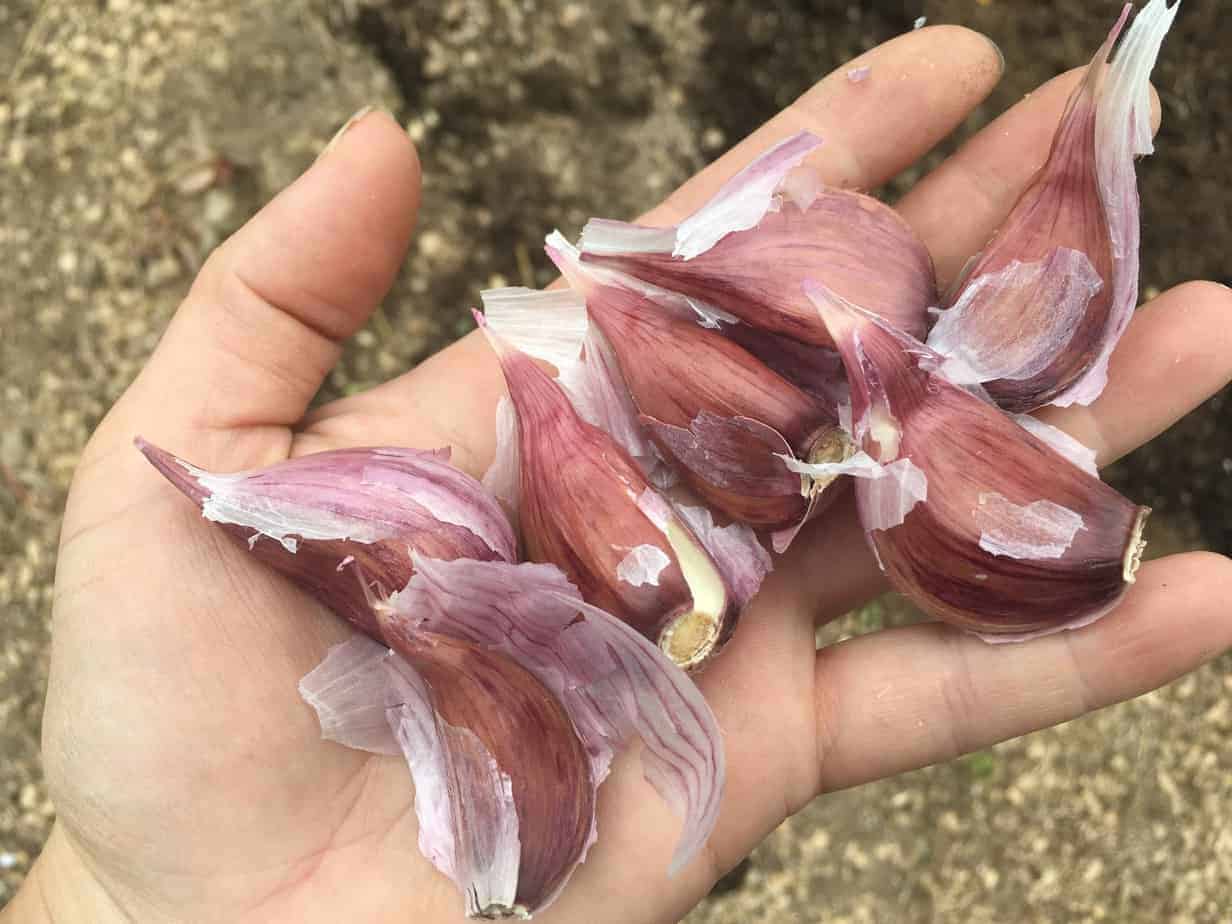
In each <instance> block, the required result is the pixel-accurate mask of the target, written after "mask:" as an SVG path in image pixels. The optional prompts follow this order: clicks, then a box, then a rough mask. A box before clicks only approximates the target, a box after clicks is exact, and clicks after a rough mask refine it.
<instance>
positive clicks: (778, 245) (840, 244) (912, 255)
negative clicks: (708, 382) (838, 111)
mask: <svg viewBox="0 0 1232 924" xmlns="http://www.w3.org/2000/svg"><path fill="white" fill-rule="evenodd" d="M820 144H821V140H820V139H819V138H817V137H816V136H814V135H811V134H809V133H808V132H801V133H799V134H797V135H794V136H792V137H790V138H788V139H786V140H785V141H783V142H781V143H780V144H778V145H777V146H776V147H774V148H772V149H771V150H769V151H768V152H766V153H765V154H763V155H762V156H761V157H759V158H758V159H757V160H755V161H753V163H751V164H750V165H749V166H748V167H746V168H745V169H744V170H743V171H741V172H740V173H738V174H737V175H736V176H735V177H734V178H732V179H731V180H730V181H728V183H727V184H726V185H724V186H723V187H722V189H720V190H719V192H718V193H717V194H716V195H715V196H714V197H713V198H712V199H711V200H710V201H709V202H707V203H706V204H705V205H704V206H702V208H701V209H699V210H698V211H697V212H695V213H694V214H693V215H691V216H690V217H689V218H687V219H686V220H685V221H683V222H681V223H680V224H679V225H677V226H675V227H674V228H648V227H643V226H639V225H631V224H625V223H623V222H615V221H607V220H599V219H592V220H591V221H590V222H589V223H587V225H586V227H585V229H584V230H583V232H582V239H581V244H580V247H581V251H582V259H583V261H584V262H586V263H589V264H593V265H595V266H602V267H607V268H610V269H616V270H620V271H621V272H624V273H627V274H628V275H630V276H633V277H635V278H637V279H639V280H642V281H644V282H646V283H648V284H651V285H653V286H656V287H659V288H662V289H666V290H669V291H671V292H674V293H679V294H680V295H684V296H686V297H687V298H688V299H690V300H692V301H694V302H695V303H696V304H697V306H698V310H699V311H700V312H703V313H706V314H709V315H711V316H713V317H716V318H717V320H719V321H722V320H729V321H735V320H739V321H741V322H743V323H746V324H748V325H750V326H753V327H758V328H763V329H765V330H769V331H774V332H776V333H780V334H785V335H788V336H790V337H792V338H794V339H796V340H799V341H802V342H804V343H809V344H815V345H821V346H830V345H832V343H831V340H830V337H829V335H828V334H827V332H826V330H825V327H824V325H822V324H819V323H818V321H817V316H816V312H815V311H813V309H812V307H811V306H810V305H809V303H808V301H807V299H805V298H803V296H802V295H801V288H800V287H801V285H802V283H803V282H804V280H805V279H809V278H817V279H820V280H821V281H823V282H824V283H825V284H826V285H827V286H829V287H830V288H832V289H834V290H835V291H837V292H838V293H840V294H841V295H843V296H844V297H846V298H849V299H851V300H852V301H854V302H856V303H858V304H861V305H865V306H867V307H868V308H869V310H871V311H874V312H876V313H877V314H879V315H881V316H882V317H885V318H886V319H888V320H890V321H891V322H892V323H893V324H895V325H896V326H898V327H900V328H902V329H903V330H906V331H908V332H910V333H912V334H914V335H916V336H920V337H922V336H923V335H924V331H925V328H926V323H927V315H926V309H927V308H928V306H929V305H935V304H936V300H937V294H936V281H935V276H934V272H933V264H932V258H931V257H930V255H929V253H928V250H927V248H926V247H925V246H924V244H923V242H922V241H920V239H919V238H918V237H917V236H916V234H915V232H914V231H913V230H912V229H911V227H910V226H909V225H908V224H907V223H906V221H904V220H903V219H902V218H901V217H900V216H899V215H898V214H897V213H896V212H895V211H894V210H893V209H891V208H889V207H888V206H886V205H884V204H883V203H881V202H878V201H877V200H876V199H873V198H872V197H870V196H866V195H863V194H860V193H857V192H853V191H851V190H845V189H834V188H829V187H825V186H824V185H823V184H822V183H821V182H820V180H819V179H818V178H817V177H816V174H815V173H814V172H812V171H811V169H810V168H807V167H800V164H801V163H802V161H803V160H804V158H805V157H806V156H807V155H808V154H809V153H810V152H811V151H813V150H814V149H815V148H817V147H818V146H819V145H820ZM870 254H876V256H877V265H876V267H875V269H874V268H870V267H869V266H868V258H869V255H870Z"/></svg>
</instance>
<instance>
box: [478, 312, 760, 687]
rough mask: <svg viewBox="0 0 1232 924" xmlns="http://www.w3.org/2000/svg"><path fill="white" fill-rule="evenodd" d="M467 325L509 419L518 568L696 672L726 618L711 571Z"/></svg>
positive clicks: (559, 397) (595, 437)
mask: <svg viewBox="0 0 1232 924" xmlns="http://www.w3.org/2000/svg"><path fill="white" fill-rule="evenodd" d="M477 320H478V321H479V323H480V324H481V326H484V329H485V332H486V333H487V334H488V339H489V342H490V343H491V344H492V347H493V349H494V350H495V351H496V355H497V357H498V359H499V360H500V364H501V370H502V371H503V372H504V375H505V381H506V384H507V385H508V387H509V398H510V402H511V404H512V407H513V409H514V412H515V413H516V418H517V433H518V440H517V441H518V465H519V471H520V477H519V479H518V482H517V484H518V514H519V519H520V524H521V528H522V535H523V537H524V540H525V548H526V557H527V558H529V559H531V560H533V561H542V562H551V563H552V564H555V565H557V566H559V567H560V568H561V569H562V570H563V571H564V572H565V574H566V575H568V577H569V579H570V580H571V581H573V583H574V584H576V585H577V586H578V588H579V589H580V590H581V592H582V596H583V598H584V599H585V600H586V601H587V602H589V603H591V604H593V605H595V606H598V607H601V608H603V609H605V610H607V611H609V612H611V613H613V614H614V615H616V616H617V617H619V618H620V619H623V620H624V621H625V622H627V623H629V624H630V625H632V626H634V627H635V628H636V629H637V630H638V631H639V632H641V633H642V634H643V635H645V636H646V637H647V638H649V639H650V640H651V641H653V642H655V643H656V644H658V645H659V646H660V647H661V648H662V649H663V650H664V651H665V652H667V654H668V655H669V657H671V658H672V660H673V661H675V662H676V663H677V664H680V665H682V666H686V667H695V666H697V665H700V664H701V663H702V662H703V661H704V660H705V659H706V657H708V656H709V655H710V654H711V653H712V652H713V651H714V650H715V646H716V645H717V643H718V642H719V640H720V638H721V637H723V636H724V635H725V634H727V632H728V626H727V624H728V622H729V621H732V620H734V619H735V618H736V616H737V613H736V607H735V605H734V601H733V599H732V597H731V594H730V592H729V590H728V588H727V586H726V585H725V582H724V580H723V577H722V575H721V574H720V572H719V570H718V569H717V568H716V567H715V564H714V561H713V560H712V559H711V557H710V555H709V554H708V553H707V551H706V549H705V548H704V547H703V546H702V544H701V543H700V542H699V541H698V539H697V537H696V536H694V535H693V533H692V532H691V531H690V530H689V528H688V527H687V526H686V525H685V524H684V523H683V521H682V520H681V519H680V517H679V515H678V514H677V513H676V511H675V510H674V509H673V508H672V506H671V504H670V503H668V501H667V500H666V499H664V498H663V497H662V496H661V495H659V494H658V492H656V491H655V489H654V488H653V487H651V485H650V484H649V482H648V481H647V479H646V477H645V475H644V474H643V473H642V470H641V469H640V468H639V467H638V465H637V463H636V462H634V460H633V459H632V458H630V456H629V455H628V454H627V453H626V452H625V451H624V450H623V449H622V448H621V447H620V446H619V445H618V444H617V443H616V441H615V440H613V438H612V437H611V436H610V435H608V434H607V433H606V432H604V431H603V430H601V429H599V428H598V427H596V426H593V425H592V424H589V423H587V422H586V421H585V420H583V419H582V418H581V417H580V416H579V415H578V413H577V411H576V410H575V409H574V407H573V405H572V404H571V403H570V401H569V398H568V397H567V396H566V394H565V392H564V390H562V388H561V387H560V386H559V385H558V384H557V383H556V382H554V381H553V380H552V379H551V378H549V377H548V375H547V373H546V372H544V371H543V370H542V369H540V368H539V367H538V366H537V365H536V364H535V361H534V360H533V359H531V358H530V357H529V356H527V355H526V354H525V353H522V352H521V351H520V350H517V349H514V348H513V347H510V346H509V345H507V344H505V343H503V342H502V341H501V339H500V338H499V337H497V336H496V335H495V334H493V333H492V332H491V331H490V330H487V328H486V322H485V321H484V319H483V317H482V316H481V315H477ZM501 454H502V451H501V449H500V448H499V447H498V456H500V455H501Z"/></svg>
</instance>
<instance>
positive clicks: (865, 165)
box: [293, 26, 1002, 474]
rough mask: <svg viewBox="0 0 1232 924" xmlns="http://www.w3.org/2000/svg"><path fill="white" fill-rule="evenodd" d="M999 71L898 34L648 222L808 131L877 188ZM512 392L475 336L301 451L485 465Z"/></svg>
mask: <svg viewBox="0 0 1232 924" xmlns="http://www.w3.org/2000/svg"><path fill="white" fill-rule="evenodd" d="M853 68H868V69H869V70H868V76H867V78H866V79H864V80H861V81H859V82H853V81H852V80H850V79H848V77H847V74H848V71H849V70H851V69H853ZM1001 69H1002V63H1001V54H1000V52H999V51H998V50H997V48H996V46H995V45H994V44H993V43H992V42H991V41H990V40H989V39H987V38H985V37H984V36H982V35H980V34H979V33H977V32H973V31H971V30H969V29H964V28H961V27H957V26H937V27H933V28H928V29H920V30H918V31H915V32H911V33H908V34H906V35H902V36H899V37H898V38H896V39H893V40H891V41H889V42H886V43H885V44H883V45H880V46H878V47H877V48H874V49H872V50H871V51H869V52H867V53H866V54H864V55H862V56H861V57H859V58H857V59H856V60H855V61H853V62H851V63H850V64H847V65H844V66H842V67H840V68H838V69H837V70H836V71H834V72H833V73H832V74H830V75H829V76H828V77H826V78H824V79H823V80H821V81H820V82H819V83H818V84H816V85H815V86H814V87H812V88H811V89H810V90H809V91H808V92H806V93H805V94H804V95H803V96H801V97H800V98H799V99H798V100H796V102H794V103H792V104H791V105H790V106H789V107H788V108H787V109H785V110H783V111H782V112H781V113H779V114H778V115H777V116H775V117H774V118H773V119H771V120H770V121H769V122H767V123H766V124H764V125H762V126H761V128H759V129H758V130H757V131H755V132H754V133H753V134H751V135H750V136H749V137H748V138H746V139H744V140H743V141H742V142H740V143H739V144H738V145H736V146H735V147H734V148H733V149H732V150H730V151H729V152H727V154H725V155H724V156H723V157H721V158H720V159H719V160H717V161H715V162H714V163H713V164H711V165H710V166H709V167H707V168H706V169H705V170H703V171H702V172H701V173H699V174H698V175H697V176H695V177H693V178H692V179H691V180H689V181H688V182H687V183H685V184H684V185H683V186H681V187H680V189H678V190H677V191H676V192H675V193H673V194H672V195H671V196H670V197H669V198H668V199H667V201H665V202H664V203H663V204H661V205H660V206H658V207H657V208H655V209H653V210H652V211H651V212H650V213H648V214H647V215H646V216H644V217H643V218H642V220H643V221H646V222H650V223H656V224H666V223H670V222H673V221H675V220H677V219H679V218H680V217H682V216H684V215H687V214H688V213H689V212H691V211H692V210H694V209H695V208H696V207H697V206H699V205H701V204H702V203H703V202H704V201H705V200H706V199H708V198H709V197H710V196H711V195H712V194H713V193H714V192H715V191H716V190H717V189H718V187H719V186H721V185H722V184H723V183H724V182H725V181H726V180H727V179H729V178H730V177H731V176H732V175H733V174H735V173H736V172H738V171H739V170H741V169H742V168H743V167H745V166H746V165H747V164H748V163H749V162H750V161H752V160H753V159H755V158H756V157H757V156H759V155H760V154H761V153H763V152H764V151H766V150H767V149H769V148H771V147H773V146H774V145H775V144H776V143H778V142H779V141H781V140H782V139H784V138H786V137H788V136H789V135H792V134H794V133H796V132H798V131H802V130H807V131H811V132H813V133H814V134H817V135H819V136H820V137H821V138H822V140H823V144H822V146H821V148H820V149H819V150H818V151H817V152H816V153H815V155H814V157H813V158H812V159H811V160H810V163H811V164H813V165H814V166H815V167H817V169H818V170H819V171H820V172H821V175H822V177H823V179H824V180H825V181H826V182H828V183H831V184H833V185H840V186H860V187H871V186H876V185H878V184H880V183H882V182H884V181H885V180H887V179H889V178H890V177H892V176H893V175H894V174H896V173H897V172H899V171H900V170H902V169H903V168H904V167H906V166H908V165H909V164H911V163H913V162H914V161H915V160H917V159H918V158H919V157H921V156H922V155H923V154H925V153H926V152H927V151H928V150H929V149H930V148H932V147H933V146H934V145H935V144H937V143H938V142H939V141H940V140H941V139H942V138H944V137H945V136H946V135H948V134H949V133H950V132H951V131H952V130H953V129H954V128H955V126H957V125H958V124H959V123H960V122H961V121H962V120H963V119H964V118H966V116H967V115H968V114H969V113H970V111H971V110H972V109H973V108H974V107H975V106H976V105H977V104H978V103H980V102H981V101H982V100H983V99H984V98H985V97H986V96H987V95H988V93H989V92H991V90H992V88H993V87H994V86H995V85H996V83H997V81H998V80H999V79H1000V76H1001ZM545 230H547V229H545ZM463 307H464V306H459V310H462V309H463ZM503 393H504V383H503V380H502V379H501V376H500V372H499V371H498V369H497V368H496V364H495V363H494V362H493V361H492V357H491V355H490V350H489V348H488V346H487V344H486V343H484V342H483V340H482V338H478V337H476V336H475V335H474V334H472V335H469V336H467V337H464V338H462V339H461V340H459V341H458V342H457V343H455V344H454V345H452V346H450V347H449V348H447V349H445V350H443V351H442V352H440V353H438V354H436V355H435V356H433V357H432V358H430V359H428V360H427V361H425V362H424V363H422V364H421V365H420V366H419V367H417V368H416V369H414V370H412V371H411V372H409V373H407V374H405V375H403V376H401V377H400V378H397V379H394V380H392V381H390V382H388V383H386V384H384V385H382V386H380V387H378V388H376V389H373V390H372V391H371V392H368V393H367V394H364V395H358V396H355V397H353V398H345V399H343V400H341V401H337V402H334V403H333V404H330V405H327V406H326V407H323V408H321V409H319V410H318V411H317V412H315V413H314V414H312V415H310V416H309V417H308V418H307V419H306V420H305V424H304V428H303V431H302V432H301V433H300V434H298V436H297V439H296V444H295V447H294V449H293V453H295V454H303V453H307V452H316V451H320V450H322V449H328V448H332V447H336V446H343V445H356V444H360V443H362V444H366V445H373V444H374V443H388V444H391V445H407V444H408V442H409V443H412V444H414V445H416V446H422V447H436V446H444V445H450V446H452V447H453V450H454V461H455V462H456V464H458V465H459V466H461V467H463V468H465V469H466V470H467V471H469V472H471V473H472V474H478V473H481V472H482V471H483V470H484V469H485V468H486V467H487V466H488V464H489V462H490V461H491V458H492V453H493V450H494V446H495V408H496V402H497V399H498V398H499V396H500V395H501V394H503ZM370 412H376V413H370Z"/></svg>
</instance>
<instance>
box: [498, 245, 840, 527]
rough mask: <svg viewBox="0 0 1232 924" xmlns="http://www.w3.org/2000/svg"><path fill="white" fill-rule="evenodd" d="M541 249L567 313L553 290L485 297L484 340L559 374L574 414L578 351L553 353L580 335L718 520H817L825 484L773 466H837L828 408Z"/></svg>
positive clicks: (692, 327) (777, 523)
mask: <svg viewBox="0 0 1232 924" xmlns="http://www.w3.org/2000/svg"><path fill="white" fill-rule="evenodd" d="M546 250H547V252H548V255H549V256H550V257H551V258H552V260H553V261H554V262H555V263H556V265H557V267H558V268H560V270H561V271H562V273H564V275H565V277H566V279H567V280H568V281H569V283H570V284H571V285H572V286H573V287H574V288H573V290H572V297H573V299H574V300H575V301H574V303H572V304H570V303H568V301H567V300H566V299H564V298H562V295H563V293H561V292H559V291H556V292H542V293H534V292H525V293H522V294H520V295H518V296H511V295H509V294H508V293H507V292H493V293H485V294H484V307H485V309H486V318H487V323H488V326H489V329H490V330H492V331H493V332H495V333H497V334H499V335H501V336H502V337H505V338H506V339H508V340H509V341H510V342H511V343H512V344H513V345H515V346H517V347H519V348H520V349H523V350H524V351H526V352H529V353H531V354H532V355H534V356H536V357H537V358H540V359H545V360H548V361H549V362H552V363H553V364H554V365H556V367H557V368H558V370H560V372H561V379H562V382H564V383H565V384H566V387H567V389H568V391H569V393H570V397H571V398H572V400H573V404H574V406H575V408H576V407H579V405H584V404H585V402H584V401H580V400H579V396H578V391H579V389H578V388H577V387H576V386H574V387H570V386H571V385H573V383H575V382H577V381H578V379H579V375H578V374H576V373H575V372H574V367H575V366H576V364H577V362H578V361H579V360H580V359H581V353H582V351H581V350H580V349H579V347H578V346H577V345H571V346H570V347H569V348H568V349H566V350H559V349H557V348H556V347H557V346H558V345H559V344H560V343H561V342H563V341H564V340H565V334H566V332H569V331H572V332H573V335H574V336H575V337H577V338H578V340H579V342H580V339H581V337H582V336H587V337H588V339H587V340H586V352H587V354H588V355H587V360H588V361H589V360H590V359H591V357H590V355H589V354H590V353H591V352H592V351H593V352H598V351H600V350H602V351H603V354H604V355H606V354H609V353H610V355H612V357H613V358H614V359H615V361H616V366H617V368H616V369H615V370H614V376H615V377H616V378H617V379H618V381H617V383H616V387H617V389H618V390H621V391H627V392H628V393H629V395H630V396H631V398H632V404H633V406H632V408H631V409H630V412H629V413H630V414H631V415H632V414H635V415H636V417H637V422H638V425H640V426H641V427H643V428H644V429H645V431H646V433H647V434H648V435H649V436H650V438H651V439H652V440H653V441H654V444H655V446H656V447H657V448H658V451H659V453H660V454H661V455H662V456H663V457H664V458H665V459H667V460H668V461H669V462H670V463H671V464H672V465H673V466H674V467H675V469H676V471H678V472H679V473H680V474H681V475H682V476H683V477H684V479H685V481H686V482H687V483H688V485H689V487H690V488H692V489H693V491H694V492H695V493H696V494H698V495H699V496H700V497H701V498H702V499H704V500H705V501H706V502H708V503H709V504H710V505H711V506H712V507H713V508H715V509H716V510H718V511H720V512H722V513H723V514H725V515H726V516H727V517H730V518H732V519H735V520H738V521H740V522H743V523H747V524H749V525H750V526H752V527H754V528H756V529H764V530H785V529H794V528H795V527H797V526H798V525H799V524H800V523H801V522H802V521H803V520H804V519H806V518H807V517H808V516H810V515H811V514H813V513H816V512H819V511H820V506H819V501H823V500H824V502H825V503H827V504H828V503H829V501H830V500H831V499H832V498H833V496H834V494H835V492H834V491H830V492H826V493H825V494H824V498H823V490H824V488H825V485H824V484H820V483H818V482H810V483H809V485H808V487H810V488H811V489H812V490H806V486H805V484H804V483H803V482H802V480H801V478H800V477H799V476H798V475H796V474H794V473H792V472H791V471H790V470H788V469H787V468H786V466H785V465H784V464H783V462H782V461H781V459H780V458H779V456H780V455H781V454H784V453H787V454H796V455H799V456H800V457H801V458H804V459H810V460H815V461H820V460H823V459H824V460H829V461H838V460H841V459H843V458H845V457H846V456H847V455H849V454H850V451H851V446H850V441H849V440H848V439H847V437H846V434H845V433H844V432H843V431H842V429H841V428H840V427H839V425H838V414H837V410H836V408H835V407H834V406H832V405H829V404H827V403H826V402H825V401H824V400H823V399H821V398H819V397H817V396H814V395H810V394H808V393H806V392H804V391H802V390H801V389H799V388H797V387H796V386H795V385H793V384H792V383H791V382H789V381H788V380H786V379H785V378H783V377H782V376H780V375H778V374H777V373H775V372H773V371H772V370H771V369H770V368H769V367H767V366H766V365H765V364H764V363H762V362H761V361H759V360H758V359H757V358H756V357H754V356H753V355H752V354H750V353H749V352H748V351H746V350H744V349H742V348H741V347H740V346H738V345H737V344H736V343H734V342H733V341H732V340H730V339H728V338H727V337H724V336H723V335H722V334H720V333H718V332H717V331H715V330H710V329H706V328H703V327H701V326H699V325H698V324H697V323H695V317H694V316H693V313H692V311H691V310H689V309H687V308H684V309H679V308H675V309H674V310H673V308H668V307H664V306H662V305H660V304H659V303H657V302H655V301H654V300H652V298H651V297H649V296H648V295H647V294H646V287H645V286H644V285H643V284H641V283H639V282H638V281H637V280H635V279H632V278H630V277H628V276H624V275H623V274H620V273H616V272H612V271H608V270H594V269H592V268H590V267H588V266H585V265H583V264H582V263H581V261H580V259H579V256H580V255H579V254H578V251H577V250H576V248H574V247H572V246H571V245H570V244H569V243H568V242H567V241H566V240H565V239H564V238H563V237H562V236H561V235H560V234H559V232H557V233H553V234H551V235H549V236H548V241H547V247H546ZM582 312H585V315H586V316H588V317H589V318H590V320H591V321H592V322H593V324H592V329H591V330H590V331H589V332H586V331H580V330H579V329H578V326H577V322H576V316H577V315H578V314H581V313H582ZM528 319H533V321H532V320H528ZM586 416H589V417H591V418H592V419H594V418H597V417H598V415H597V414H593V413H592V414H588V415H586ZM604 429H607V430H609V432H611V430H612V428H611V427H610V426H607V427H604ZM626 445H628V443H627V442H626ZM642 455H643V457H644V456H645V455H646V452H645V450H644V449H643V450H642ZM643 467H645V466H643Z"/></svg>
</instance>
